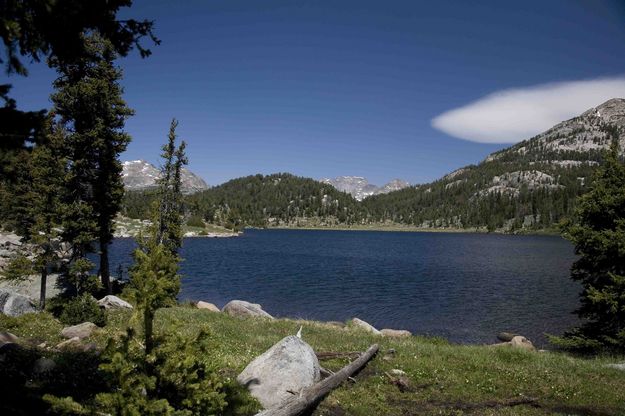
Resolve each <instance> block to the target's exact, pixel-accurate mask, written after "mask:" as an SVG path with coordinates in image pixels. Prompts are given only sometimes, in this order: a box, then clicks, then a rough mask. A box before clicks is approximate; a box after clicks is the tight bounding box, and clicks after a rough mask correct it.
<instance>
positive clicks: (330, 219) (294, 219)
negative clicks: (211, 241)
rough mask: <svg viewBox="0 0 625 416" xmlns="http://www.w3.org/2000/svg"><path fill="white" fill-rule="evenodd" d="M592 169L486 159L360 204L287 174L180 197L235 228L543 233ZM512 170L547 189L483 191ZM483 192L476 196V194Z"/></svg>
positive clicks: (201, 217)
mask: <svg viewBox="0 0 625 416" xmlns="http://www.w3.org/2000/svg"><path fill="white" fill-rule="evenodd" d="M595 168H596V167H595V166H592V165H589V164H581V165H579V166H573V167H568V168H567V167H560V166H558V165H554V164H550V163H544V164H530V163H529V162H525V161H522V162H503V161H500V160H494V161H488V162H484V163H482V164H480V165H478V166H470V167H467V168H464V169H462V171H461V172H460V173H458V174H457V175H455V176H453V177H450V176H451V175H448V177H445V178H443V179H441V180H438V181H436V182H433V183H431V184H427V185H420V186H413V187H409V188H404V189H402V190H399V191H395V192H391V193H388V194H382V195H375V196H371V197H368V198H366V199H364V200H363V201H361V202H359V201H357V200H355V199H354V198H353V197H352V196H351V195H349V194H347V193H344V192H341V191H338V190H337V189H335V188H334V187H332V186H331V185H327V184H323V183H320V182H318V181H315V180H313V179H309V178H302V177H297V176H294V175H291V174H288V173H279V174H274V175H253V176H247V177H243V178H238V179H234V180H231V181H229V182H226V183H224V184H222V185H219V186H216V187H213V188H210V189H208V190H206V191H202V192H198V193H196V194H193V195H189V196H186V197H185V210H186V212H187V220H188V221H189V222H193V223H194V224H197V223H198V222H201V221H206V222H209V223H213V224H217V225H222V226H225V227H227V228H232V229H240V228H242V227H245V226H252V227H272V226H322V227H323V226H328V227H331V226H352V225H357V224H376V223H396V224H404V225H410V226H416V227H436V228H448V227H453V228H475V227H479V228H487V229H489V230H497V229H505V230H507V231H514V230H518V229H521V228H523V229H545V228H550V227H553V226H554V225H555V224H557V223H558V222H560V221H561V220H562V219H563V218H566V217H568V216H569V215H570V214H571V213H572V212H573V208H574V205H575V198H576V197H577V196H579V195H580V194H581V193H583V192H584V190H585V189H586V188H587V186H588V185H589V181H590V180H591V178H592V172H593V171H594V169H595ZM514 171H527V172H537V171H538V172H542V173H546V174H548V175H550V176H552V177H553V178H554V181H556V182H555V184H554V186H552V187H546V186H545V187H531V186H528V184H523V183H521V184H516V187H515V188H514V190H515V191H514V192H513V193H511V192H497V191H491V192H486V191H485V190H487V189H488V188H489V187H490V186H491V185H492V183H493V178H495V177H496V176H501V175H504V174H506V173H509V172H514ZM480 191H481V192H480ZM154 197H155V195H154V193H153V192H151V191H144V192H141V191H134V192H127V193H126V196H125V198H124V203H123V207H122V214H124V215H126V216H128V217H131V218H141V219H144V218H147V216H148V208H149V206H150V204H151V200H152V199H154Z"/></svg>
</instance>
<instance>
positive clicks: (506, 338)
mask: <svg viewBox="0 0 625 416" xmlns="http://www.w3.org/2000/svg"><path fill="white" fill-rule="evenodd" d="M518 335H519V334H515V333H514V332H500V333H499V334H497V339H498V340H499V341H501V342H510V341H512V338H514V337H516V336H518Z"/></svg>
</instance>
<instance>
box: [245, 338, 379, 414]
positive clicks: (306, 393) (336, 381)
mask: <svg viewBox="0 0 625 416" xmlns="http://www.w3.org/2000/svg"><path fill="white" fill-rule="evenodd" d="M378 349H379V347H378V344H373V345H372V346H370V347H369V349H368V350H367V351H365V352H364V353H363V354H362V355H361V356H360V357H358V358H357V359H355V360H354V361H352V362H351V363H350V364H348V365H346V366H345V367H343V368H341V369H340V370H339V371H337V372H336V373H334V374H333V375H331V376H330V377H328V378H326V379H325V380H322V381H320V382H319V383H316V384H314V385H312V386H310V387H308V388H306V389H304V390H303V391H302V393H301V394H300V395H299V396H298V397H295V398H293V399H292V400H288V401H287V402H286V403H283V404H282V405H281V406H279V407H277V408H274V409H267V410H263V411H262V412H260V413H257V414H256V416H301V415H307V414H310V412H311V411H312V410H314V408H315V407H316V406H317V405H318V404H319V402H320V401H321V400H322V399H323V398H324V397H325V396H326V395H327V394H328V393H330V392H331V391H332V390H334V389H335V388H337V387H338V386H339V385H340V384H341V383H342V382H343V381H345V380H347V379H348V378H349V377H351V376H352V375H353V374H354V373H356V372H357V371H359V370H360V369H361V368H363V367H364V366H365V365H366V364H367V363H368V362H369V360H371V359H372V358H373V356H374V355H375V354H376V353H377V352H378Z"/></svg>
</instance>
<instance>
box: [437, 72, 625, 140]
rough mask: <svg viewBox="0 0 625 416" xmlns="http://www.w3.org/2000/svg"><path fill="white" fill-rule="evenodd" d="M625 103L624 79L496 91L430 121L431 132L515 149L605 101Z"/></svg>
mask: <svg viewBox="0 0 625 416" xmlns="http://www.w3.org/2000/svg"><path fill="white" fill-rule="evenodd" d="M623 97H625V76H620V77H612V78H599V79H593V80H585V81H570V82H558V83H552V84H542V85H536V86H533V87H527V88H515V89H508V90H502V91H497V92H494V93H492V94H489V95H487V96H485V97H483V98H480V99H479V100H477V101H474V102H472V103H469V104H467V105H465V106H462V107H459V108H456V109H453V110H449V111H446V112H444V113H443V114H441V115H439V116H437V117H435V118H434V119H433V120H432V127H434V128H436V129H438V130H441V131H443V132H444V133H447V134H449V135H450V136H454V137H458V138H460V139H465V140H470V141H474V142H479V143H515V142H518V141H521V140H525V139H529V138H530V137H532V136H535V135H536V134H538V133H542V132H543V131H545V130H547V129H549V128H551V127H552V126H554V125H555V124H558V123H559V122H561V121H564V120H567V119H570V118H572V117H575V116H577V115H579V114H581V113H583V112H584V111H586V110H588V109H590V108H592V107H596V106H598V105H600V104H602V103H603V102H605V101H607V100H609V99H610V98H623Z"/></svg>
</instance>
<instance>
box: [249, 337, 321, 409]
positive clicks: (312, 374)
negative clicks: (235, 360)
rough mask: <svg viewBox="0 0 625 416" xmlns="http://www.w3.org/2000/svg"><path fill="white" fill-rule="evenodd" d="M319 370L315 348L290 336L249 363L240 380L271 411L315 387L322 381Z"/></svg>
mask: <svg viewBox="0 0 625 416" xmlns="http://www.w3.org/2000/svg"><path fill="white" fill-rule="evenodd" d="M319 371H320V370H319V361H318V360H317V356H316V355H315V352H314V351H313V349H312V347H311V346H310V345H308V344H307V343H306V342H304V341H302V340H301V339H300V338H298V337H296V336H288V337H286V338H284V339H282V340H281V341H280V342H278V343H277V344H275V345H274V346H273V347H271V348H270V349H268V350H267V351H266V352H264V353H263V354H262V355H260V356H258V357H257V358H256V359H254V361H252V362H251V363H249V364H248V365H247V367H245V369H244V370H243V371H242V372H241V374H239V376H238V377H237V381H238V382H239V383H240V384H242V385H244V386H246V387H247V389H248V390H249V391H250V393H251V394H252V396H254V397H255V398H256V399H258V401H259V402H260V403H261V404H262V405H263V407H264V408H265V409H271V408H274V407H276V406H278V405H280V404H281V403H282V402H284V401H285V400H287V399H289V398H292V397H293V394H296V395H297V394H298V393H299V392H300V391H302V389H304V388H306V387H309V386H312V385H313V384H314V383H315V382H317V381H318V380H319V378H320V372H319Z"/></svg>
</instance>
